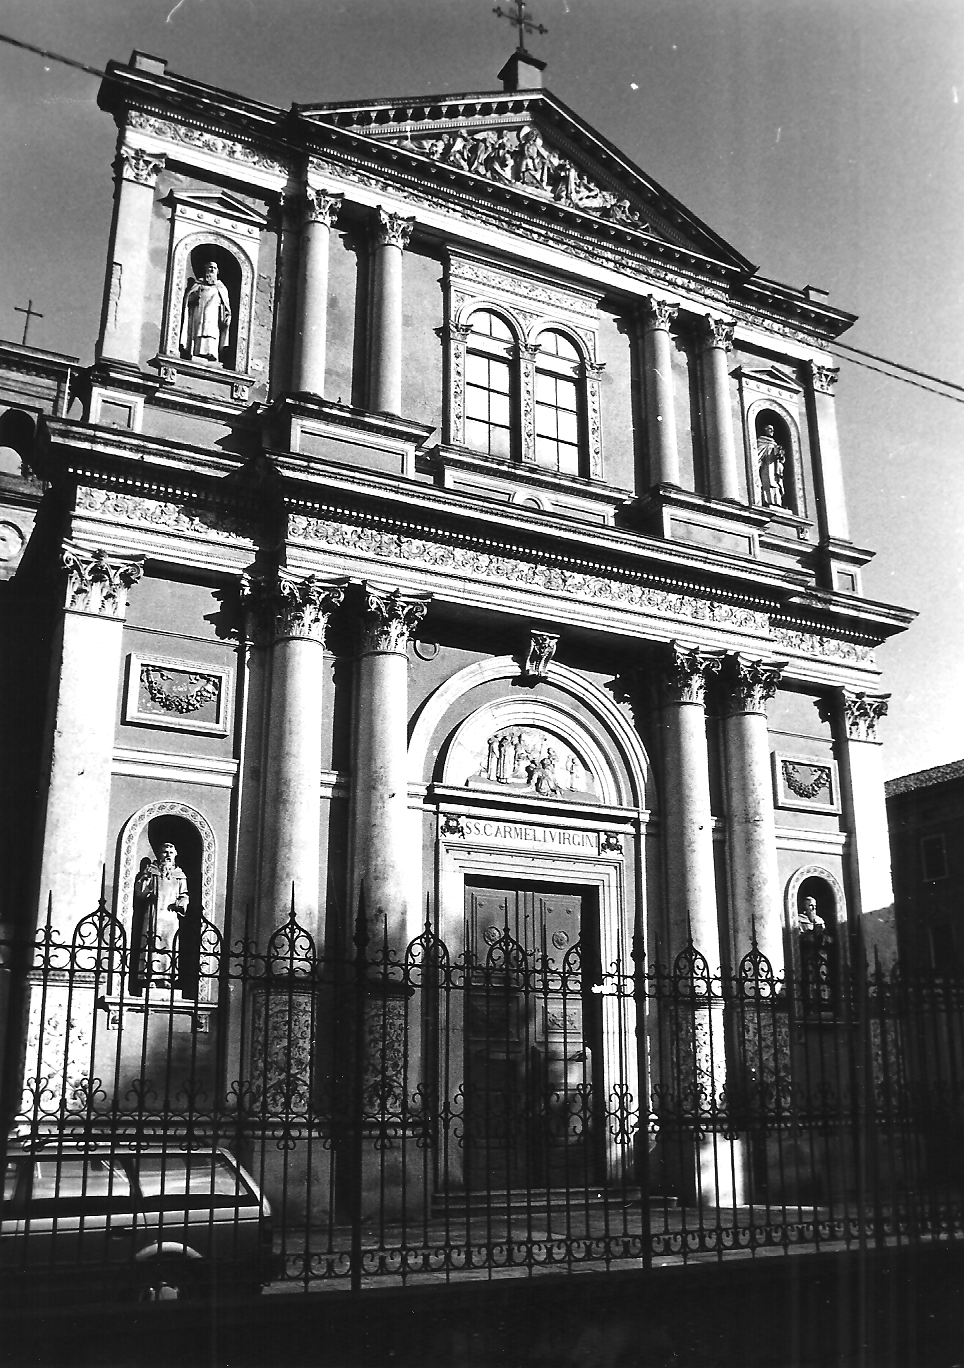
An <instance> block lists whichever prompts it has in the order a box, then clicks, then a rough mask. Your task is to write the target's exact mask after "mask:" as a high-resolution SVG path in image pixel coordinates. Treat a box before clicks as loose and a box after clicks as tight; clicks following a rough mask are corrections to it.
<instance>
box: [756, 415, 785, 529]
mask: <svg viewBox="0 0 964 1368" xmlns="http://www.w3.org/2000/svg"><path fill="white" fill-rule="evenodd" d="M756 452H757V457H758V459H759V462H760V495H761V498H762V500H763V503H764V504H765V505H766V506H767V507H768V508H786V507H787V498H786V490H785V487H784V483H783V477H784V471H785V469H786V464H787V453H786V452H785V451H784V449H783V447H782V446H781V445H780V443H779V442H778V441H777V439H776V437H775V436H774V434H773V426H772V424H767V426H766V427H765V428H764V429H763V432H762V434H761V435H760V436H759V437H758V438H757V444H756Z"/></svg>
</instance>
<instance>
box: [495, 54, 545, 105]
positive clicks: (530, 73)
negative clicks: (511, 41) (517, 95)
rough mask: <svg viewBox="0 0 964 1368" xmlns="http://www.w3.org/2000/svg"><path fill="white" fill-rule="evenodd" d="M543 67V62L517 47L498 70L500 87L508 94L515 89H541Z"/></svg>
mask: <svg viewBox="0 0 964 1368" xmlns="http://www.w3.org/2000/svg"><path fill="white" fill-rule="evenodd" d="M545 69H546V64H545V62H540V61H539V58H538V57H533V55H532V53H531V52H526V50H525V48H523V47H518V48H516V50H515V52H513V54H512V56H511V57H510V58H509V60H508V61H507V62H506V64H505V66H504V67H503V68H502V70H501V71H500V72H499V80H500V81H501V82H502V89H503V90H504V91H506V92H507V93H510V94H511V93H512V92H513V91H515V90H541V89H542V73H543V72H544V71H545Z"/></svg>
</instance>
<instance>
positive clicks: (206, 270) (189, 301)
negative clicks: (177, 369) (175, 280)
mask: <svg viewBox="0 0 964 1368" xmlns="http://www.w3.org/2000/svg"><path fill="white" fill-rule="evenodd" d="M230 332H231V301H230V299H229V298H228V291H227V288H226V286H225V284H224V282H223V281H222V280H219V279H218V268H217V266H216V265H215V263H214V262H213V261H206V262H205V263H204V265H203V266H202V267H201V278H200V280H195V281H192V282H191V284H190V285H189V286H188V289H187V293H186V294H185V296H184V314H183V317H182V319H181V351H182V352H183V353H184V355H185V356H188V357H192V358H195V359H197V360H199V361H220V360H221V353H222V352H223V351H224V350H225V349H226V347H227V345H228V339H229V336H230Z"/></svg>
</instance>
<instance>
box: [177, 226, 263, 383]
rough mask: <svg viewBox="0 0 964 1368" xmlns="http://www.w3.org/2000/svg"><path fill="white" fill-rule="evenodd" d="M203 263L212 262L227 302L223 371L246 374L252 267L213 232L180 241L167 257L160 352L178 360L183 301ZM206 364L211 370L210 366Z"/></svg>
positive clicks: (238, 247)
mask: <svg viewBox="0 0 964 1368" xmlns="http://www.w3.org/2000/svg"><path fill="white" fill-rule="evenodd" d="M207 261H213V262H214V263H215V265H216V266H217V268H218V274H219V276H220V278H221V280H222V281H223V282H224V285H225V286H226V288H227V291H228V298H229V299H230V301H231V332H230V339H229V345H228V347H227V350H226V352H225V354H224V355H223V357H222V364H223V367H224V368H225V369H226V370H235V371H241V372H246V371H247V370H248V366H249V361H250V355H249V353H250V341H251V308H252V301H253V298H254V282H255V275H256V264H255V260H254V258H253V257H252V256H251V255H249V253H248V252H247V251H246V250H245V248H244V247H242V246H241V245H240V244H239V243H237V242H235V241H234V240H233V239H232V238H230V237H228V235H227V234H226V233H221V232H218V231H217V229H214V228H206V229H205V230H204V231H203V232H196V233H190V234H188V235H187V236H186V237H182V238H181V239H180V241H178V242H177V243H176V245H175V246H174V249H173V251H172V253H171V260H170V266H169V270H168V281H167V298H166V303H165V319H164V329H163V333H162V339H163V342H162V352H163V354H164V355H165V356H167V357H169V358H171V359H172V360H174V359H177V360H179V359H180V358H181V355H182V353H181V345H180V340H181V327H182V324H183V319H184V302H185V297H186V294H187V291H188V289H189V287H190V285H191V282H192V280H195V279H197V278H198V276H199V274H200V270H201V267H202V266H203V265H204V263H205V262H207ZM209 364H211V366H212V368H215V367H214V363H213V362H212V363H209Z"/></svg>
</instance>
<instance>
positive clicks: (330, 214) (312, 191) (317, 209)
mask: <svg viewBox="0 0 964 1368" xmlns="http://www.w3.org/2000/svg"><path fill="white" fill-rule="evenodd" d="M344 202H345V196H344V195H335V194H332V193H331V192H330V191H328V190H318V189H316V188H315V187H314V186H313V185H309V186H307V187H306V188H305V198H304V202H303V212H304V222H305V223H306V224H308V223H321V224H323V225H324V226H325V227H326V228H333V227H334V226H335V223H336V222H337V219H338V215H339V214H340V213H341V207H342V205H343V204H344Z"/></svg>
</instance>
